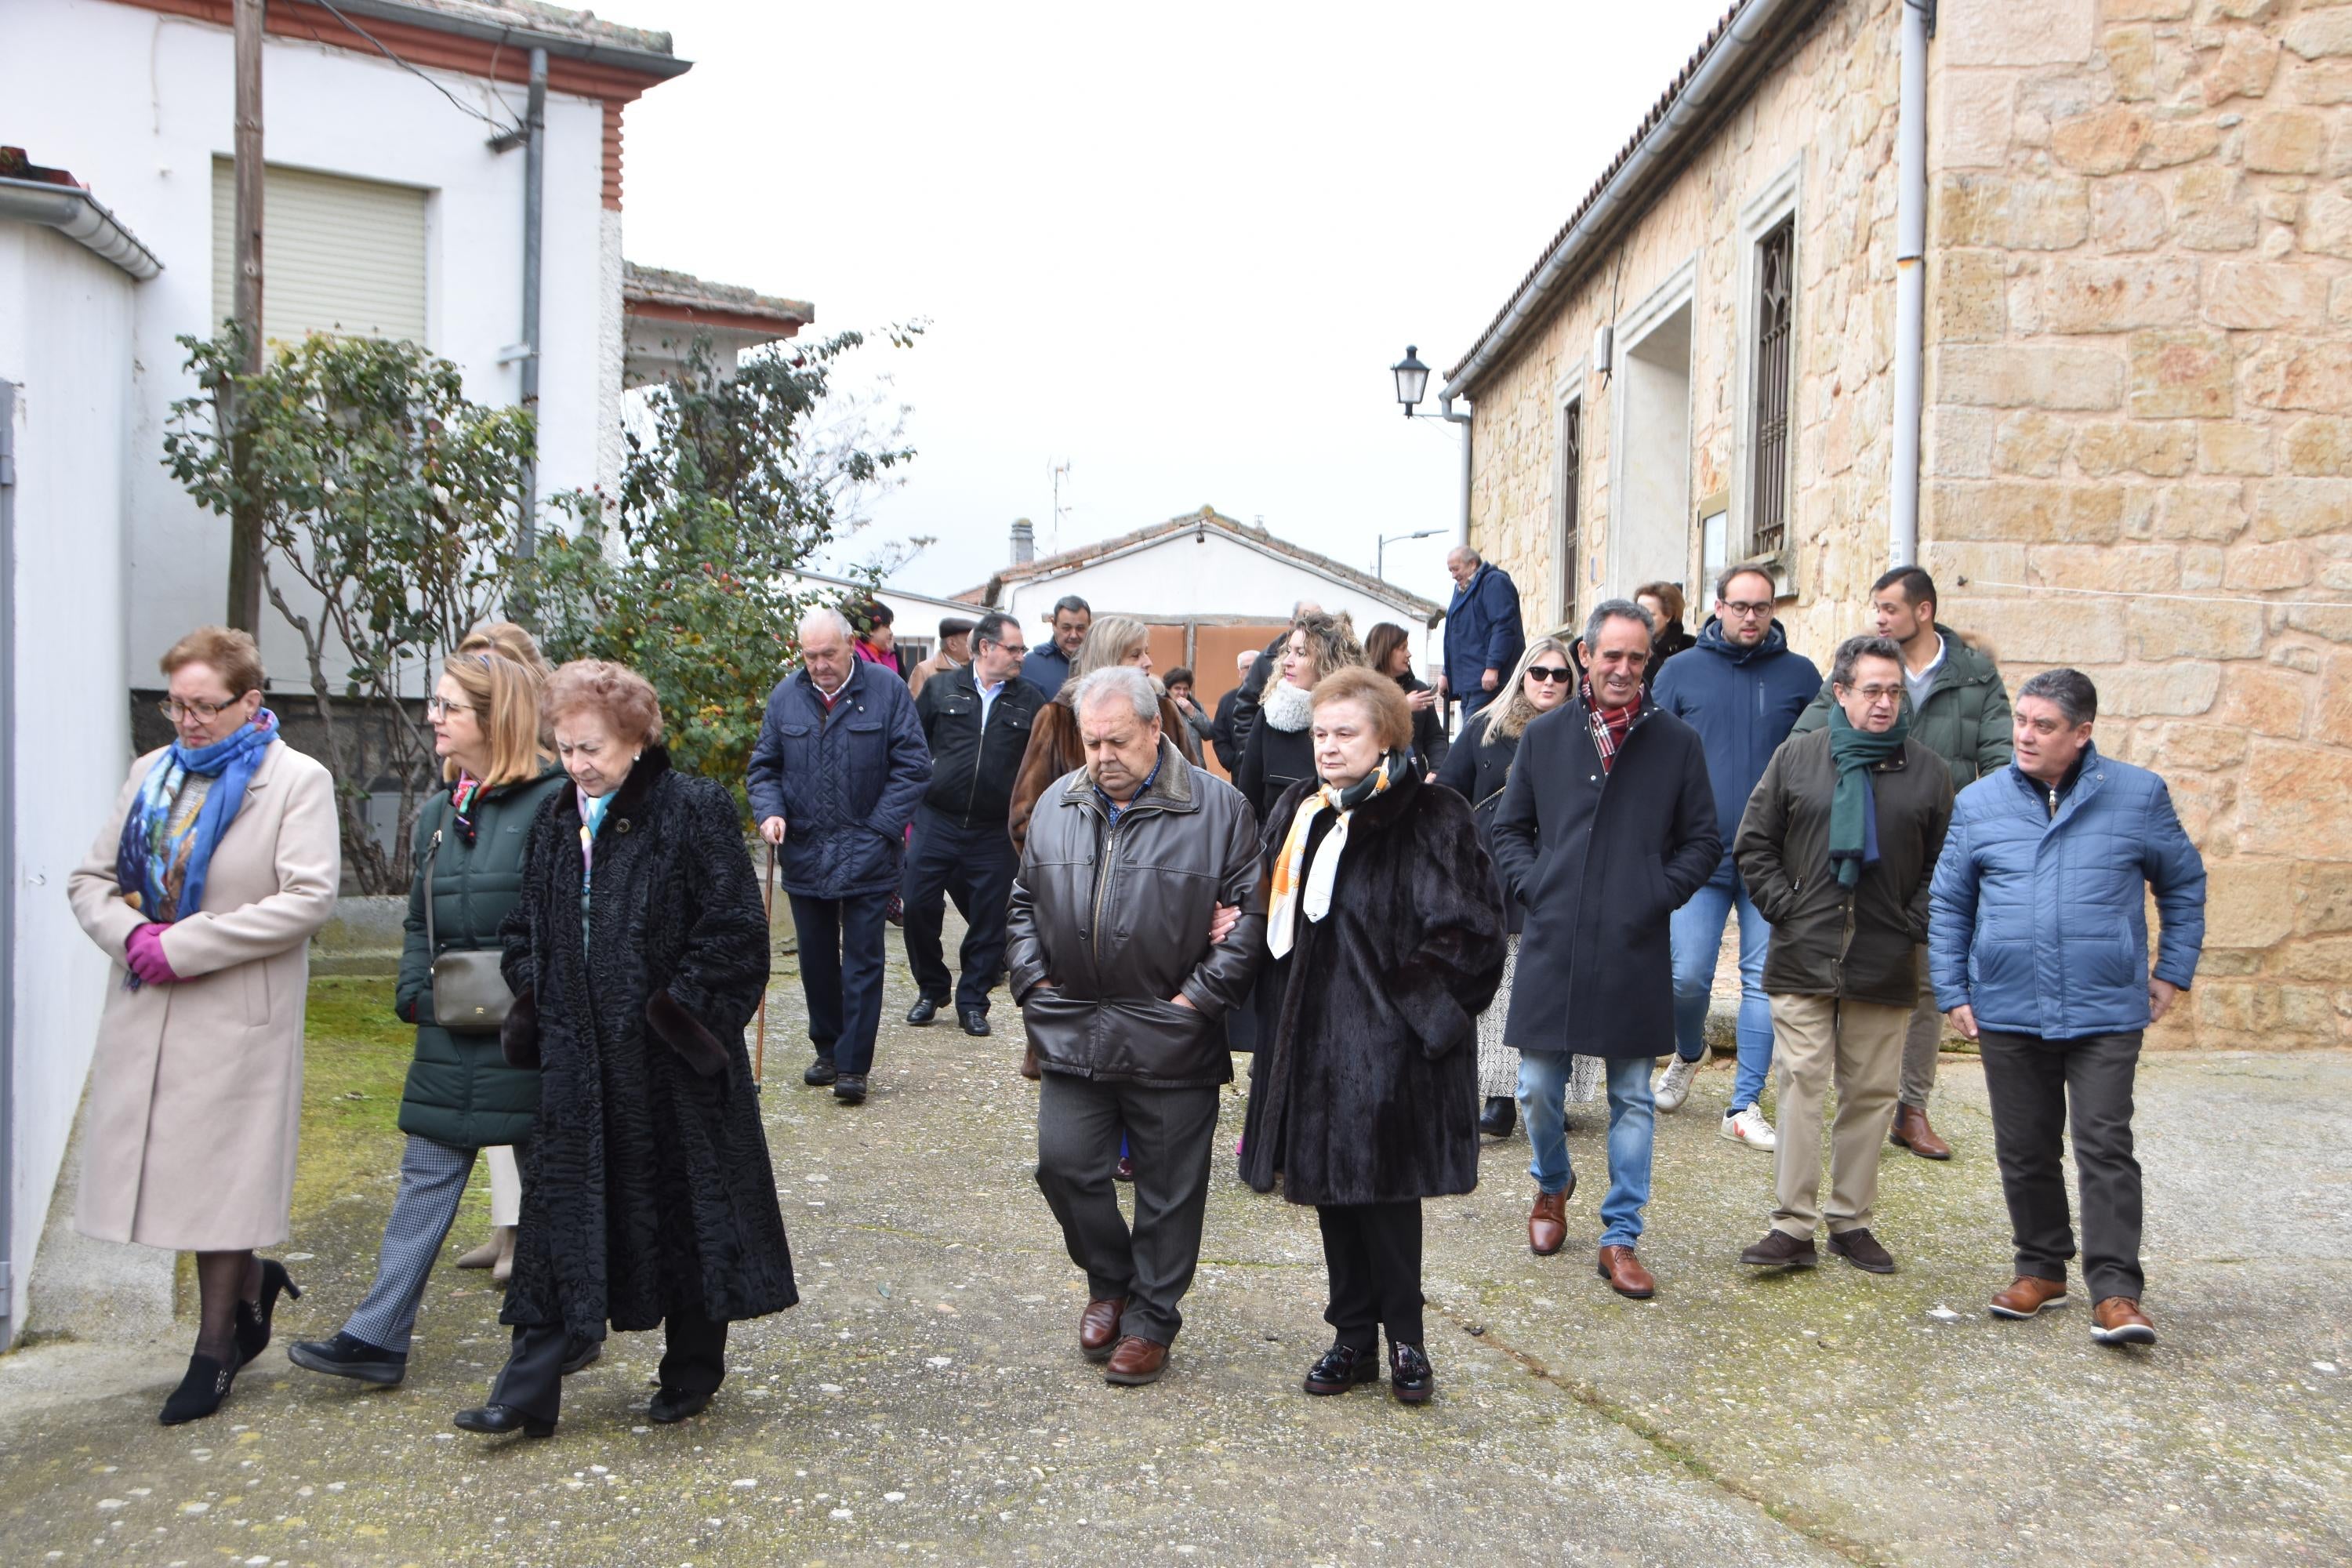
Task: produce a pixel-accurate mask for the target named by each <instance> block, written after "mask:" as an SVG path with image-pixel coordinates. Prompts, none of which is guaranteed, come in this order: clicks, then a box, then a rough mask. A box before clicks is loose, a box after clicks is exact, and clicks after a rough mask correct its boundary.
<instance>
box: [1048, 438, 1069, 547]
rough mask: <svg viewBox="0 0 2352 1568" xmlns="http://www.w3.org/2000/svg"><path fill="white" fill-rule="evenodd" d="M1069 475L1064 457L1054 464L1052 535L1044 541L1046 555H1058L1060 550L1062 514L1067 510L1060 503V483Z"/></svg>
mask: <svg viewBox="0 0 2352 1568" xmlns="http://www.w3.org/2000/svg"><path fill="white" fill-rule="evenodd" d="M1069 477H1070V460H1069V459H1068V458H1063V459H1062V460H1061V461H1060V462H1058V463H1055V465H1054V537H1053V538H1052V539H1050V540H1048V541H1047V542H1046V545H1045V553H1047V554H1048V555H1058V554H1060V553H1061V552H1062V514H1063V513H1064V512H1066V511H1067V510H1069V509H1068V508H1067V507H1066V506H1064V505H1063V504H1062V484H1063V481H1064V480H1066V479H1068V478H1069Z"/></svg>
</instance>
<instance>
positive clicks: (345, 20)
mask: <svg viewBox="0 0 2352 1568" xmlns="http://www.w3.org/2000/svg"><path fill="white" fill-rule="evenodd" d="M318 4H319V5H320V7H321V8H322V9H324V10H325V11H327V12H328V13H329V14H330V15H331V16H333V17H334V18H335V20H336V21H338V22H341V24H342V25H343V26H346V27H349V28H350V29H351V30H352V32H354V33H357V34H358V35H359V36H360V37H362V38H365V39H366V40H367V41H368V42H369V43H371V44H373V45H374V46H375V49H376V53H378V54H380V55H382V56H383V58H385V59H388V60H390V61H391V62H392V63H393V64H394V65H396V66H398V67H399V68H401V69H403V70H404V71H406V72H407V73H408V74H409V75H411V76H413V77H415V79H417V80H419V81H421V82H423V83H425V86H427V87H429V88H431V89H433V90H434V91H436V92H437V93H439V94H440V95H441V96H442V97H444V98H446V99H447V100H449V101H450V103H451V104H453V105H454V106H456V108H457V110H458V111H459V112H460V113H463V114H470V115H472V116H473V117H474V118H475V119H477V120H478V121H481V122H482V123H483V124H485V125H487V126H488V127H489V128H490V129H491V130H493V131H495V132H498V133H499V135H501V136H520V135H521V134H523V126H522V122H521V121H515V122H514V123H512V124H509V123H507V122H506V121H502V120H499V118H498V117H496V116H495V115H489V114H485V113H483V112H482V111H481V110H478V109H476V108H475V107H474V106H473V105H472V104H470V103H467V102H466V101H465V100H463V99H461V98H459V97H458V96H457V94H456V93H454V92H451V91H450V90H449V89H447V88H446V87H444V86H443V85H442V84H441V83H439V82H437V81H436V80H434V79H432V78H431V77H429V76H427V75H425V73H424V72H423V71H421V70H419V69H417V68H415V66H413V65H410V64H409V63H408V62H407V61H406V60H404V59H402V58H400V57H399V56H398V55H396V54H394V53H393V52H392V50H391V49H389V48H387V47H385V46H384V42H383V39H381V38H379V37H376V36H375V35H374V34H373V33H371V32H369V31H368V30H367V29H366V28H365V27H362V26H360V25H359V24H358V23H357V22H354V21H352V19H351V18H350V17H349V16H345V15H344V14H343V13H342V12H341V10H340V9H339V8H337V6H336V5H335V3H334V0H318ZM499 47H501V48H503V47H505V43H504V40H501V41H500V43H499ZM491 66H492V68H493V69H495V68H497V57H496V56H495V55H493V56H492V58H491ZM495 96H496V95H495V94H493V97H495ZM499 107H500V108H501V109H504V108H506V107H507V106H506V102H505V100H499ZM509 112H512V111H511V110H509Z"/></svg>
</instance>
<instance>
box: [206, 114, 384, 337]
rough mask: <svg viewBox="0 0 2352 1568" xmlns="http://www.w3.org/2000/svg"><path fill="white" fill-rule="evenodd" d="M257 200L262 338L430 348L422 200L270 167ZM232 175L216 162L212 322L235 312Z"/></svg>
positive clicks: (378, 186) (369, 184) (225, 163)
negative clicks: (337, 336)
mask: <svg viewBox="0 0 2352 1568" xmlns="http://www.w3.org/2000/svg"><path fill="white" fill-rule="evenodd" d="M262 178H263V184H262V195H261V266H262V274H261V283H262V287H261V331H262V335H263V336H264V337H265V338H269V339H273V340H281V341H289V342H290V341H292V340H295V339H299V338H300V337H302V336H303V335H304V334H306V333H309V332H339V333H342V334H344V335H346V336H351V337H373V338H404V339H407V340H408V341H409V342H415V343H422V342H425V192H423V191H421V190H418V189H416V188H415V187H414V186H410V185H388V184H382V183H380V182H377V181H374V180H352V179H346V178H344V177H343V176H342V175H340V174H311V173H310V172H309V171H307V170H303V169H281V168H278V167H276V166H274V165H272V166H270V167H268V168H267V169H266V170H265V171H264V174H263V177H262ZM235 228H236V171H235V167H234V165H233V164H232V163H230V161H229V160H228V159H226V158H215V159H214V160H213V320H214V321H215V322H219V321H226V320H227V319H228V316H229V314H230V312H231V311H232V310H235V308H236V304H235V301H236V260H235V253H236V251H235V236H234V230H235Z"/></svg>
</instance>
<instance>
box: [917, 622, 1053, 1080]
mask: <svg viewBox="0 0 2352 1568" xmlns="http://www.w3.org/2000/svg"><path fill="white" fill-rule="evenodd" d="M971 641H972V657H971V663H970V664H967V665H961V666H958V667H957V668H954V669H950V670H949V671H948V672H947V673H946V674H944V675H939V676H934V677H933V678H932V679H929V680H928V681H925V682H924V683H923V690H922V694H921V695H920V696H919V697H917V698H916V699H915V717H916V718H917V719H918V720H919V721H921V723H922V726H923V740H924V742H926V743H927V744H929V747H930V749H931V783H930V787H929V790H928V791H927V792H926V793H925V794H924V795H923V802H922V805H919V806H917V807H916V808H915V843H914V847H913V849H912V850H911V851H910V852H909V854H908V858H907V880H906V885H905V888H904V894H905V900H906V906H907V924H906V928H905V929H906V936H907V966H908V968H909V969H911V970H913V971H914V972H915V989H916V1000H915V1005H914V1006H913V1007H912V1008H911V1009H909V1010H908V1014H907V1022H908V1023H909V1024H917V1025H921V1024H928V1023H929V1022H930V1021H931V1020H932V1019H933V1018H936V1017H937V1016H939V1012H940V1008H942V1007H944V1006H946V1005H948V999H949V989H948V988H949V986H950V984H953V986H954V987H955V990H954V998H955V1009H956V1021H957V1022H958V1023H960V1024H961V1025H962V1026H963V1032H964V1033H965V1034H967V1035H971V1036H975V1037H978V1036H982V1035H987V1034H992V1033H993V1032H994V1031H993V1030H992V1028H991V1027H990V1026H989V1022H988V994H989V992H990V991H991V990H992V989H993V988H994V987H995V984H996V977H997V975H998V973H1001V972H1002V971H1003V968H1004V914H1005V906H1006V904H1007V903H1008V902H1009V901H1010V900H1011V899H1012V897H1013V877H1014V876H1015V875H1016V874H1017V873H1018V872H1019V870H1020V868H1021V867H1020V860H1019V858H1018V857H1017V856H1015V855H1014V854H1013V837H1012V835H1011V833H1009V832H1008V831H1007V830H1006V827H1005V822H1006V818H1007V816H1008V815H1009V814H1010V812H1011V809H1012V802H1013V779H1014V778H1015V777H1017V776H1018V775H1019V773H1020V772H1021V759H1022V757H1023V755H1024V753H1025V752H1027V751H1028V748H1029V726H1030V724H1031V722H1032V721H1034V719H1035V718H1036V716H1037V710H1038V709H1040V708H1042V707H1044V706H1045V703H1046V701H1047V697H1046V694H1045V692H1043V691H1040V690H1039V689H1037V688H1036V687H1035V686H1033V685H1032V684H1030V683H1029V681H1027V680H1026V679H1023V677H1022V674H1021V668H1022V660H1023V659H1024V658H1025V657H1026V656H1027V654H1028V652H1029V647H1028V644H1027V643H1026V642H1025V641H1024V639H1023V637H1022V635H1021V623H1020V622H1019V621H1016V620H1014V619H1013V617H1012V616H1008V615H1005V614H1004V613H1003V612H1002V611H998V610H992V611H990V612H989V613H988V614H987V615H985V616H982V617H981V618H980V620H979V622H978V623H977V624H976V625H975V626H973V627H972V632H971ZM950 898H953V899H954V900H955V906H956V909H957V910H958V911H960V912H961V914H962V916H963V918H964V938H963V949H962V952H961V953H960V954H959V955H958V958H959V962H960V963H961V965H962V970H963V973H962V976H961V979H958V978H957V977H955V976H951V975H950V974H949V973H948V965H947V958H946V955H945V953H944V952H942V951H941V945H940V931H941V929H942V927H943V926H944V925H945V923H946V920H947V900H949V899H950Z"/></svg>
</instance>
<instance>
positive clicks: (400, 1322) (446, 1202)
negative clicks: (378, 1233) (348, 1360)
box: [343, 1132, 475, 1355]
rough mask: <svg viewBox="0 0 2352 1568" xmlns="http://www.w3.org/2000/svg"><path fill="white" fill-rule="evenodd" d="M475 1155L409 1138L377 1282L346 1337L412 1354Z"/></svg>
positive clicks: (385, 1230)
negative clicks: (419, 1317) (420, 1313)
mask: <svg viewBox="0 0 2352 1568" xmlns="http://www.w3.org/2000/svg"><path fill="white" fill-rule="evenodd" d="M474 1154H475V1151H473V1150H471V1149H460V1148H457V1147H454V1146H452V1145H450V1144H447V1143H441V1142H435V1141H434V1140H433V1139H430V1138H420V1137H418V1136H417V1135H416V1134H415V1133H413V1132H412V1133H410V1134H409V1135H408V1147H407V1148H406V1149H404V1150H403V1151H402V1152H401V1156H400V1191H399V1193H398V1194H396V1195H395V1196H394V1198H393V1200H392V1217H391V1218H390V1219H388V1220H386V1221H385V1222H384V1226H383V1252H382V1253H381V1254H379V1255H378V1257H377V1259H376V1268H375V1283H374V1284H373V1285H372V1286H370V1287H369V1288H368V1293H367V1299H366V1300H363V1301H362V1302H361V1303H360V1304H359V1308H358V1310H355V1311H354V1312H352V1315H351V1318H350V1320H349V1321H346V1322H345V1323H344V1324H343V1332H345V1333H347V1334H349V1335H351V1336H352V1338H353V1339H355V1340H359V1341H362V1342H365V1343H367V1344H372V1345H374V1346H376V1347H377V1348H378V1349H381V1350H387V1351H390V1352H393V1353H394V1355H406V1354H407V1353H408V1341H409V1336H410V1334H411V1332H412V1331H414V1330H415V1327H416V1306H417V1303H418V1302H419V1301H421V1300H424V1299H425V1280H426V1279H427V1278H428V1277H429V1276H430V1275H431V1274H432V1272H433V1260H434V1259H435V1258H437V1257H439V1256H440V1253H441V1243H442V1242H443V1241H445V1240H446V1239H447V1237H448V1235H449V1226H450V1225H451V1224H452V1223H453V1222H454V1221H456V1219H457V1205H458V1203H459V1201H460V1200H461V1199H463V1198H464V1197H465V1195H466V1182H467V1178H468V1177H470V1176H471V1175H472V1174H473V1173H474Z"/></svg>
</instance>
